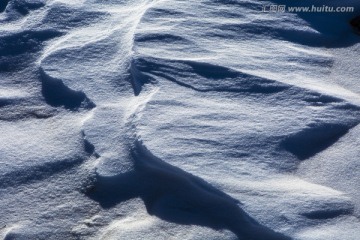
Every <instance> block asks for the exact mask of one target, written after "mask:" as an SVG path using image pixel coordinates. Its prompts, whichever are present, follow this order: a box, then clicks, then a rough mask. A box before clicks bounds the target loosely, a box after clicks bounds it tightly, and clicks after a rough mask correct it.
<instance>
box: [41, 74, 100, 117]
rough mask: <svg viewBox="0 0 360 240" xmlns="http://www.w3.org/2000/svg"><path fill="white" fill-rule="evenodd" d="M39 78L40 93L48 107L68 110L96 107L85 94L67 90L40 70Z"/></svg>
mask: <svg viewBox="0 0 360 240" xmlns="http://www.w3.org/2000/svg"><path fill="white" fill-rule="evenodd" d="M40 76H41V82H42V89H41V92H42V95H43V96H44V98H45V101H46V102H47V103H48V104H49V105H51V106H54V107H59V106H63V107H65V108H67V109H70V110H77V109H79V108H84V109H92V108H94V107H95V106H96V105H95V104H94V103H93V102H92V101H91V100H90V99H88V98H87V96H86V95H85V93H83V92H82V91H74V90H72V89H70V88H68V87H67V86H65V85H64V83H63V82H62V81H61V80H60V79H55V78H52V77H50V76H48V75H47V74H46V73H45V71H43V70H42V69H41V70H40Z"/></svg>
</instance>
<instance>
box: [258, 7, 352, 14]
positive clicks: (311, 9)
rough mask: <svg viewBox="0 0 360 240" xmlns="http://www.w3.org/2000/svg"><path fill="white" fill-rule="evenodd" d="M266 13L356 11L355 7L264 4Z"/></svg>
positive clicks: (263, 9)
mask: <svg viewBox="0 0 360 240" xmlns="http://www.w3.org/2000/svg"><path fill="white" fill-rule="evenodd" d="M261 11H262V12H264V13H282V12H283V13H284V12H292V13H349V12H354V11H355V8H354V7H334V6H326V5H322V6H315V5H312V6H307V7H290V6H286V5H264V6H262V10H261Z"/></svg>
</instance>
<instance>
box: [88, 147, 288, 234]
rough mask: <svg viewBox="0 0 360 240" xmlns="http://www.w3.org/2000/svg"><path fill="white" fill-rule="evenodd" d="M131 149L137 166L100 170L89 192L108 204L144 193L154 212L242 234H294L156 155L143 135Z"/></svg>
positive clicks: (148, 209) (181, 221)
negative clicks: (103, 174) (271, 226)
mask: <svg viewBox="0 0 360 240" xmlns="http://www.w3.org/2000/svg"><path fill="white" fill-rule="evenodd" d="M131 155H132V158H133V161H134V167H135V169H134V170H133V171H131V172H128V173H125V174H121V175H118V176H112V177H101V176H98V178H97V182H96V185H95V186H94V187H93V188H92V189H91V192H89V193H88V194H89V196H90V197H91V198H93V199H95V200H96V201H99V203H100V204H101V205H102V206H103V207H105V208H107V207H111V206H114V205H115V204H118V203H120V202H122V201H126V200H128V199H131V198H135V197H140V198H141V199H142V200H143V201H144V204H145V206H146V209H147V211H148V213H149V214H151V215H155V216H157V217H159V218H161V219H164V220H166V221H170V222H175V223H178V224H186V225H192V224H195V225H200V226H207V227H211V228H214V229H224V228H225V229H229V230H231V231H232V232H234V233H235V234H236V235H237V236H238V237H239V239H247V240H252V239H254V240H256V239H258V240H260V239H269V240H281V239H284V240H285V239H290V238H289V237H286V236H284V235H282V234H279V233H276V232H274V231H272V230H270V229H268V228H267V227H264V226H262V225H261V224H259V223H258V222H256V221H255V220H254V219H253V218H251V217H250V216H249V215H248V214H247V213H246V212H245V211H243V210H242V209H241V208H240V207H239V206H238V203H239V202H238V200H236V199H234V198H232V197H230V196H229V195H227V194H225V193H223V192H221V191H219V190H218V189H216V188H214V187H213V186H211V185H210V184H209V183H207V182H205V181H204V180H202V179H201V178H198V177H196V176H194V175H192V174H189V173H187V172H185V171H183V170H181V169H179V168H177V167H174V166H172V165H170V164H168V163H166V162H164V161H162V160H161V159H159V158H158V157H156V156H154V155H153V154H152V153H151V152H150V151H149V150H148V149H147V148H146V147H145V146H144V145H143V143H142V142H141V141H137V142H135V144H134V146H133V149H132V153H131Z"/></svg>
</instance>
